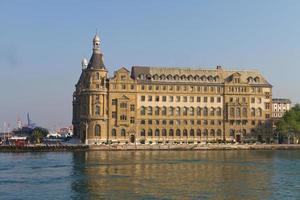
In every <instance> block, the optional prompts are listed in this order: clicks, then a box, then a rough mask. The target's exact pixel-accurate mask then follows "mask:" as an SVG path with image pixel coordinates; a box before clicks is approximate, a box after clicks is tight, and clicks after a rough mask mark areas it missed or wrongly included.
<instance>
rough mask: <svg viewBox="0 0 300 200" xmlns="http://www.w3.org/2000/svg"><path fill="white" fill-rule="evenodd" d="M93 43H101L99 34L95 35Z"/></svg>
mask: <svg viewBox="0 0 300 200" xmlns="http://www.w3.org/2000/svg"><path fill="white" fill-rule="evenodd" d="M93 41H94V42H100V38H99V36H98V34H96V35H95V37H94V39H93Z"/></svg>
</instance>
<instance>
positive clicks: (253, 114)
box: [251, 108, 255, 117]
mask: <svg viewBox="0 0 300 200" xmlns="http://www.w3.org/2000/svg"><path fill="white" fill-rule="evenodd" d="M251 116H252V117H255V108H251Z"/></svg>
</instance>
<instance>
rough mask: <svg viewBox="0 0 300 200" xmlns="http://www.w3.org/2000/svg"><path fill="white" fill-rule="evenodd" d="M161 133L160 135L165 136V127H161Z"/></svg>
mask: <svg viewBox="0 0 300 200" xmlns="http://www.w3.org/2000/svg"><path fill="white" fill-rule="evenodd" d="M161 135H162V136H167V130H166V129H165V128H164V129H162V131H161Z"/></svg>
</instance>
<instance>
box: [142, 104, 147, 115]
mask: <svg viewBox="0 0 300 200" xmlns="http://www.w3.org/2000/svg"><path fill="white" fill-rule="evenodd" d="M145 114H146V108H145V107H144V106H142V107H141V115H145Z"/></svg>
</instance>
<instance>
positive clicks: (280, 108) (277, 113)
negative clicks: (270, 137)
mask: <svg viewBox="0 0 300 200" xmlns="http://www.w3.org/2000/svg"><path fill="white" fill-rule="evenodd" d="M291 107H292V102H291V100H289V99H278V98H276V99H273V100H272V118H273V119H275V120H276V119H279V118H281V117H282V116H283V115H284V113H285V112H287V111H289V110H290V109H291Z"/></svg>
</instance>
